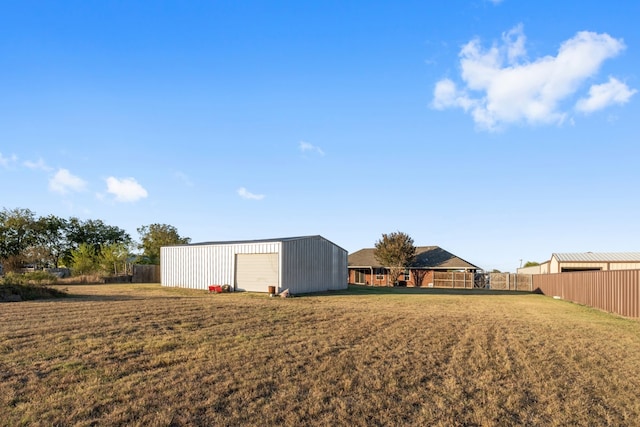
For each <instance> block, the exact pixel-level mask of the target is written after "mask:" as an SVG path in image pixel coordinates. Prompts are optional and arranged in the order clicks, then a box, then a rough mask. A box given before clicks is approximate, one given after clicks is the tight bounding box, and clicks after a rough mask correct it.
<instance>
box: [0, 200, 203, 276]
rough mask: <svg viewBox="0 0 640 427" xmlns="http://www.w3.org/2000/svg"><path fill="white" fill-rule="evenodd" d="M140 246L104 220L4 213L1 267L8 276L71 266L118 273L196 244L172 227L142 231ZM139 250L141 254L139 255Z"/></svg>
mask: <svg viewBox="0 0 640 427" xmlns="http://www.w3.org/2000/svg"><path fill="white" fill-rule="evenodd" d="M137 232H138V233H139V235H140V241H139V242H135V241H134V240H133V239H132V237H131V236H130V235H129V234H128V233H127V232H126V231H125V230H123V229H121V228H119V227H117V226H113V225H108V224H105V223H104V222H103V221H102V220H99V219H88V220H81V219H79V218H76V217H70V218H61V217H58V216H55V215H47V216H37V215H36V213H35V212H33V211H31V210H29V209H23V208H15V209H7V208H3V209H2V211H0V265H2V267H3V270H4V272H11V271H20V270H21V269H23V268H24V267H25V266H31V267H34V268H36V269H43V268H61V267H65V268H69V269H71V270H72V272H73V273H74V274H90V273H99V274H106V275H108V274H118V273H121V272H123V271H124V270H125V269H126V266H127V265H128V264H132V263H138V264H159V263H160V247H161V246H166V245H175V244H187V243H189V242H191V239H190V238H188V237H182V236H180V235H179V234H178V230H177V229H176V228H175V227H174V226H171V225H168V224H150V225H144V226H141V227H139V228H137ZM135 251H138V252H135Z"/></svg>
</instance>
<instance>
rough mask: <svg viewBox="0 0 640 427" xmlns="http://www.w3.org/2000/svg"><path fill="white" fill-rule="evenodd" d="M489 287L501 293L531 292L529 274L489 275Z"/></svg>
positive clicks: (530, 277) (531, 285) (531, 282)
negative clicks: (501, 291)
mask: <svg viewBox="0 0 640 427" xmlns="http://www.w3.org/2000/svg"><path fill="white" fill-rule="evenodd" d="M489 287H490V288H491V289H496V290H503V291H526V292H531V291H533V289H534V288H533V280H532V275H531V274H510V273H490V274H489Z"/></svg>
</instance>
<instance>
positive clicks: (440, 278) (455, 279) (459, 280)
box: [433, 271, 474, 289]
mask: <svg viewBox="0 0 640 427" xmlns="http://www.w3.org/2000/svg"><path fill="white" fill-rule="evenodd" d="M473 278H474V274H473V273H462V272H457V271H435V272H434V273H433V287H434V288H460V289H472V288H473Z"/></svg>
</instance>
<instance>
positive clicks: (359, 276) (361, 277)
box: [354, 270, 367, 285]
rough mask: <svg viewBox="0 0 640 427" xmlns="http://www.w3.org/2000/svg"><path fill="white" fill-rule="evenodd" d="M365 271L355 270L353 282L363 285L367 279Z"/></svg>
mask: <svg viewBox="0 0 640 427" xmlns="http://www.w3.org/2000/svg"><path fill="white" fill-rule="evenodd" d="M366 276H367V272H366V271H365V270H356V271H355V277H354V279H355V283H356V284H358V285H364V283H365V281H366V280H367V277H366Z"/></svg>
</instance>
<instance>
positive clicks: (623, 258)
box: [552, 252, 640, 262]
mask: <svg viewBox="0 0 640 427" xmlns="http://www.w3.org/2000/svg"><path fill="white" fill-rule="evenodd" d="M553 257H555V258H556V259H557V260H558V261H560V262H640V252H578V253H554V254H553V256H552V258H553Z"/></svg>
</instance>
